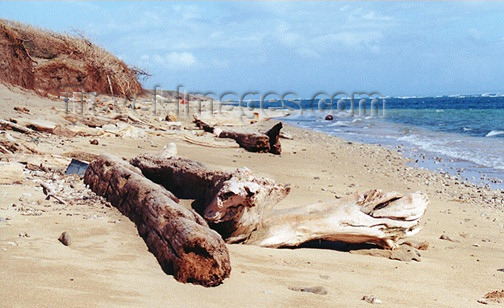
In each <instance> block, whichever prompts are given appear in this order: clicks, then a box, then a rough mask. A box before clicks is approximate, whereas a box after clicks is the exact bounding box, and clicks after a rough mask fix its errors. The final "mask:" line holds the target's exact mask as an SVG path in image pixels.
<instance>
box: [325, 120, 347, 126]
mask: <svg viewBox="0 0 504 308" xmlns="http://www.w3.org/2000/svg"><path fill="white" fill-rule="evenodd" d="M327 126H340V127H344V126H348V123H347V122H343V121H336V122H334V123H331V124H329V125H327Z"/></svg>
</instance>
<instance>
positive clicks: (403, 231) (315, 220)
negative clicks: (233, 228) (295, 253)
mask: <svg viewBox="0 0 504 308" xmlns="http://www.w3.org/2000/svg"><path fill="white" fill-rule="evenodd" d="M427 204H428V199H427V196H426V195H424V194H422V193H412V194H409V195H407V196H402V195H400V194H398V193H387V194H383V193H382V192H381V191H377V190H371V191H369V192H367V193H365V194H358V193H355V194H353V195H349V196H346V197H344V198H341V199H339V200H337V201H335V202H332V203H326V204H313V205H309V206H304V207H300V208H295V209H288V210H285V211H283V212H280V213H277V214H276V215H272V216H270V217H268V219H266V220H265V221H264V223H263V225H262V226H261V227H260V228H259V229H258V230H257V231H256V232H254V234H253V235H252V236H251V237H250V238H249V240H247V244H254V245H259V246H264V247H284V246H286V247H293V246H299V245H300V244H303V243H305V242H308V241H312V240H327V241H334V242H346V243H375V244H377V245H379V246H381V247H384V248H396V247H397V241H398V240H400V239H402V238H404V237H406V236H410V235H413V234H416V233H417V232H418V231H419V230H420V226H419V221H420V218H421V217H422V215H423V214H424V212H425V209H426V207H427Z"/></svg>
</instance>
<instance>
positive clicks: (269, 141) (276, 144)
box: [194, 116, 282, 154]
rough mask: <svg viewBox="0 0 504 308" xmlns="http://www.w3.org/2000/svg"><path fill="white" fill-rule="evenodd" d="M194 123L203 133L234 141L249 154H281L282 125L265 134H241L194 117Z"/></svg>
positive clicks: (276, 125)
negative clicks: (280, 136)
mask: <svg viewBox="0 0 504 308" xmlns="http://www.w3.org/2000/svg"><path fill="white" fill-rule="evenodd" d="M194 123H195V124H196V126H198V127H199V128H200V129H202V130H204V131H205V132H208V133H212V134H214V135H216V136H217V137H218V138H231V139H233V140H235V141H236V142H237V143H238V144H239V145H240V147H242V148H244V149H245V150H247V151H249V152H259V153H273V154H281V153H282V146H281V144H280V140H279V139H280V138H279V135H280V130H281V129H282V123H281V122H280V123H277V124H275V126H273V127H272V128H271V129H270V130H269V131H268V132H266V134H262V133H242V132H236V131H225V130H222V129H220V128H217V127H214V126H212V125H209V124H207V123H205V122H203V121H202V120H201V119H199V118H198V117H196V116H194Z"/></svg>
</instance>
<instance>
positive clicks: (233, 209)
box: [131, 155, 290, 243]
mask: <svg viewBox="0 0 504 308" xmlns="http://www.w3.org/2000/svg"><path fill="white" fill-rule="evenodd" d="M131 164H133V165H134V166H137V167H138V168H140V169H141V170H142V173H143V174H144V175H145V176H146V177H147V178H149V179H151V180H152V181H154V182H156V183H159V184H161V185H163V186H164V187H165V188H167V189H168V190H170V191H173V192H174V193H175V195H176V196H178V197H179V198H184V199H186V198H187V199H195V203H196V208H197V210H198V212H200V213H201V214H203V215H204V217H205V219H206V220H207V221H208V222H209V223H210V226H211V227H212V228H214V229H216V230H217V231H218V232H219V233H220V234H221V235H222V236H223V238H224V239H225V240H226V242H228V243H235V242H239V241H243V240H245V239H246V238H248V237H249V236H250V234H251V233H252V232H253V231H254V230H255V229H256V228H257V226H258V225H259V224H260V223H261V222H262V221H263V219H264V216H265V213H266V212H267V211H268V210H269V209H270V208H271V207H272V206H273V205H274V204H275V203H277V202H279V201H280V200H282V199H283V198H284V197H285V196H286V195H287V194H288V193H289V192H290V187H289V186H285V185H280V184H276V183H275V182H274V181H273V180H270V179H265V178H258V177H255V176H253V175H252V173H251V172H250V170H248V169H246V168H242V169H237V170H235V171H233V172H222V171H214V170H209V169H207V168H206V167H205V166H204V165H202V164H200V163H198V162H195V161H192V160H189V159H184V158H179V157H172V158H160V157H159V156H154V155H142V156H139V157H136V158H134V159H132V160H131Z"/></svg>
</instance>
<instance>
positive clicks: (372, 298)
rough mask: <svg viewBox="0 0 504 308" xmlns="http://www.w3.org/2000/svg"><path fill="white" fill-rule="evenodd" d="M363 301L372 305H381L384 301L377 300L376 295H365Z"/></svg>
mask: <svg viewBox="0 0 504 308" xmlns="http://www.w3.org/2000/svg"><path fill="white" fill-rule="evenodd" d="M361 300H363V301H365V302H367V303H370V304H381V303H382V301H381V300H380V299H379V298H376V297H375V296H374V295H364V296H363V297H362V298H361Z"/></svg>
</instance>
